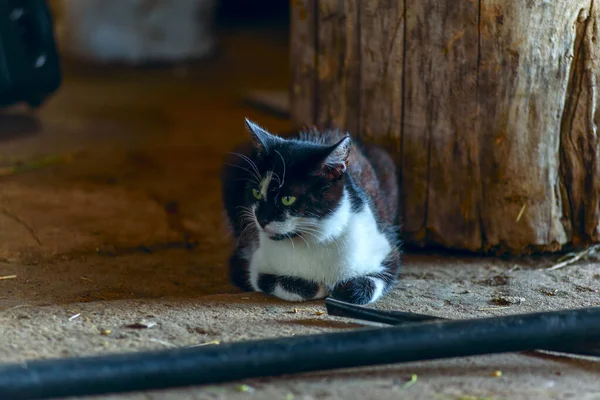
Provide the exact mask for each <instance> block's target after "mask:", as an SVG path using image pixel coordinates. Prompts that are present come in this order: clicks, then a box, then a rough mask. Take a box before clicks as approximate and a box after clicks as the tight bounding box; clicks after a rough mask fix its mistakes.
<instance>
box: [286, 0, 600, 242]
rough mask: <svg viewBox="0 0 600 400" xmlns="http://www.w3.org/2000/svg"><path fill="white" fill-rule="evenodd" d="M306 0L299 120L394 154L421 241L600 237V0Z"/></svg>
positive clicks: (296, 102) (408, 214) (298, 8)
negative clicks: (347, 134)
mask: <svg viewBox="0 0 600 400" xmlns="http://www.w3.org/2000/svg"><path fill="white" fill-rule="evenodd" d="M292 4H293V7H292V56H291V57H292V63H291V64H292V68H293V84H292V88H291V104H292V119H293V121H294V123H295V125H296V127H298V128H300V127H302V126H306V125H314V124H316V125H317V126H336V127H340V128H344V129H346V130H348V131H350V132H351V133H353V134H355V135H358V136H360V137H362V138H364V139H365V140H368V141H371V142H374V143H378V144H381V145H384V146H386V147H387V148H388V149H389V150H390V151H391V152H392V153H393V155H394V156H395V157H396V160H397V162H398V166H399V170H400V176H401V177H402V178H401V188H402V193H403V204H402V208H403V230H404V236H405V239H406V240H407V241H408V242H411V243H413V244H418V245H441V246H444V247H447V248H454V249H463V250H471V251H490V250H492V251H495V252H510V253H527V252H532V251H556V250H559V249H561V248H563V247H564V246H568V245H584V244H589V243H593V242H598V241H600V230H599V229H600V228H599V224H600V157H599V156H600V153H599V151H600V146H599V139H598V132H597V128H598V124H599V123H600V110H599V108H598V107H599V106H598V104H600V103H599V94H598V90H599V88H598V76H599V75H600V66H599V64H598V63H599V60H598V57H599V55H600V49H599V45H600V44H599V42H598V39H599V37H598V31H599V26H598V23H599V18H598V17H599V15H600V13H599V9H600V4H598V1H597V0H596V1H595V0H553V1H548V0H518V1H505V0H468V1H454V0H379V1H378V0H304V1H301V0H296V1H293V2H292Z"/></svg>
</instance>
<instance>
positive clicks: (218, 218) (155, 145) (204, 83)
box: [0, 0, 290, 306]
mask: <svg viewBox="0 0 600 400" xmlns="http://www.w3.org/2000/svg"><path fill="white" fill-rule="evenodd" d="M43 4H44V2H43V1H41V0H30V1H28V2H25V3H23V2H20V1H12V0H11V1H9V2H7V3H4V5H3V7H4V9H2V7H0V16H1V14H4V18H5V20H9V19H10V20H12V21H13V22H15V21H21V20H23V21H30V20H31V19H29V20H27V19H26V18H25V17H27V16H28V15H29V16H30V15H35V13H36V11H35V10H36V9H39V8H40V5H43ZM47 4H48V7H49V10H50V11H51V14H52V18H53V20H54V36H55V37H56V42H57V44H56V45H57V48H58V62H59V65H60V71H61V73H62V75H61V79H60V85H59V86H58V88H57V89H56V90H55V91H51V93H48V96H47V97H45V98H44V99H43V101H40V102H41V105H39V107H37V108H36V107H29V106H28V105H27V104H26V102H16V103H15V104H10V105H8V106H6V107H4V108H2V109H0V188H1V190H0V269H2V271H0V275H8V276H12V275H17V276H18V279H17V280H15V281H11V283H10V284H7V287H8V290H9V292H10V294H9V295H8V296H6V298H5V299H4V300H2V297H0V302H2V301H4V302H8V304H5V303H2V304H3V305H6V306H10V304H12V303H13V302H14V303H15V304H19V303H21V302H23V301H26V302H27V303H30V304H36V303H37V302H42V303H51V304H52V303H54V302H55V301H60V302H63V301H65V302H72V301H74V302H78V301H92V300H107V299H108V300H110V299H122V298H132V297H133V298H139V297H155V296H170V295H174V296H184V297H185V296H200V295H203V294H210V293H223V292H232V291H235V289H233V288H232V287H231V286H230V285H229V282H228V280H227V259H228V257H229V251H230V246H231V243H230V241H229V238H228V236H227V231H226V229H225V227H224V220H223V218H222V214H221V212H220V210H221V197H220V180H219V171H220V166H221V162H222V159H223V156H224V155H225V154H226V153H227V152H229V151H231V150H232V148H233V147H234V146H235V145H236V144H237V143H239V142H241V141H244V140H247V138H248V137H247V132H246V129H245V124H244V118H246V117H248V118H250V119H253V120H255V121H256V122H258V123H260V124H262V125H264V126H266V127H268V128H270V129H272V130H273V131H275V132H282V131H285V130H287V129H289V121H288V119H287V115H286V107H287V105H286V103H287V91H288V87H289V68H288V67H289V50H288V41H289V40H288V38H289V19H290V18H289V2H286V1H276V0H261V1H249V0H128V1H121V0H50V1H48V2H47ZM23 5H25V6H23ZM27 24H29V25H27ZM27 24H24V25H23V26H21V28H23V27H24V28H23V29H21V30H20V31H19V32H20V33H19V35H20V36H19V37H20V38H22V39H23V43H29V44H28V46H30V47H31V48H30V49H28V50H27V51H30V52H31V54H33V53H34V52H35V51H37V52H38V53H40V50H39V49H38V48H37V47H35V46H36V43H37V42H35V40H34V41H31V40H30V39H28V38H30V37H31V31H32V27H34V28H35V26H34V25H31V23H30V22H27ZM0 25H3V26H5V27H9V25H7V24H3V23H0ZM42 25H43V24H38V25H37V26H38V28H39V27H42ZM36 29H37V28H36ZM40 29H41V28H40ZM33 30H35V29H33ZM0 33H1V34H2V35H4V36H3V39H0V41H2V40H4V43H8V44H10V40H12V41H13V42H14V43H17V42H18V43H21V42H20V39H19V38H17V39H15V37H14V36H13V37H12V39H10V38H11V36H10V35H11V32H10V31H8V30H4V31H3V30H2V29H1V28H0ZM28 35H29V36H28ZM7 38H8V39H7ZM9 39H10V40H9ZM25 39H27V40H25ZM38 39H39V38H38ZM46 39H47V37H46ZM28 40H29V41H28ZM17 50H18V49H17ZM27 51H26V52H27ZM38 53H36V54H38ZM23 54H25V53H19V51H16V50H15V51H13V52H10V51H7V52H6V53H5V54H4V56H5V57H6V59H7V60H8V63H9V65H12V66H13V71H12V72H13V76H12V77H11V79H12V80H13V81H14V80H15V79H16V78H15V77H19V76H21V78H22V79H21V83H23V85H24V86H22V87H20V88H19V89H18V90H16V91H12V92H10V93H8V94H7V93H6V92H5V93H3V94H4V95H7V96H9V95H10V96H17V97H18V96H19V95H23V96H24V95H25V94H27V93H29V92H31V91H35V90H42V89H43V88H46V89H47V88H49V87H51V86H52V85H50V86H47V82H46V81H49V82H51V83H52V82H53V79H54V78H55V76H54V75H52V74H46V72H47V71H46V70H44V68H47V67H48V68H49V66H51V65H52V63H51V60H50V59H44V58H43V57H38V56H37V55H36V57H34V59H31V60H30V59H29V58H27V57H25V56H24V55H23ZM40 54H41V53H40ZM27 63H29V64H27ZM35 63H39V65H37V64H36V66H35V68H33V67H31V65H33V64H35ZM30 64H31V65H30ZM21 66H22V68H21ZM30 67H31V68H32V69H27V68H30ZM38 67H39V68H38ZM36 68H37V69H36ZM36 71H37V72H36ZM40 71H41V72H40ZM44 71H46V72H44ZM19 74H20V75H19ZM36 74H37V75H36ZM44 74H46V75H44ZM43 82H46V83H43ZM44 85H46V86H44ZM0 94H2V93H0ZM0 97H1V96H0ZM25 97H26V96H25ZM11 98H12V97H11ZM257 99H265V100H261V101H257ZM264 101H267V102H268V101H271V102H273V105H272V106H266V107H265V106H264ZM33 103H34V104H33V105H36V104H35V103H36V101H33ZM114 257H120V258H118V259H117V260H115V259H114ZM123 257H124V258H123ZM2 260H4V261H6V264H2ZM56 260H60V262H57V261H56ZM159 265H160V266H163V267H158V266H159ZM159 272H160V273H162V274H164V275H163V279H161V280H160V281H157V280H156V279H155V274H156V273H159ZM57 274H59V275H60V276H61V278H60V279H57V276H58V275H57ZM82 276H83V277H86V278H89V280H86V279H82V278H81V277H82Z"/></svg>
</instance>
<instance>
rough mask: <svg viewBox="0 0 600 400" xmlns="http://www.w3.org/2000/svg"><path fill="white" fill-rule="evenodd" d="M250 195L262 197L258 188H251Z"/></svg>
mask: <svg viewBox="0 0 600 400" xmlns="http://www.w3.org/2000/svg"><path fill="white" fill-rule="evenodd" d="M252 196H254V198H255V199H256V200H260V199H262V194H261V193H260V192H259V191H258V189H252Z"/></svg>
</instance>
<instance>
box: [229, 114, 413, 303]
mask: <svg viewBox="0 0 600 400" xmlns="http://www.w3.org/2000/svg"><path fill="white" fill-rule="evenodd" d="M246 124H247V127H248V129H249V131H250V133H251V135H252V138H253V141H252V143H250V144H246V145H244V146H241V147H240V149H238V152H235V153H232V155H231V157H230V158H229V159H228V160H227V162H226V163H225V165H224V167H223V172H222V184H223V202H224V206H225V210H226V214H227V217H228V221H229V223H230V226H231V229H232V232H233V236H234V237H235V238H236V242H237V243H236V248H235V250H234V252H233V255H232V257H231V259H230V274H231V279H232V281H233V282H234V283H235V284H236V285H237V286H239V287H240V288H242V289H244V290H246V291H257V292H264V293H267V294H270V295H273V296H276V297H278V298H281V299H284V300H288V301H305V300H314V299H319V298H324V297H326V296H332V297H333V298H336V299H339V300H343V301H347V302H351V303H355V304H367V303H372V302H375V301H377V300H379V299H380V298H381V297H382V296H384V295H385V294H386V293H387V292H388V291H389V290H390V289H391V288H392V287H393V286H394V284H395V282H396V280H397V278H398V275H399V271H400V254H401V252H400V241H399V238H398V229H397V222H398V221H397V219H398V216H397V214H398V209H397V204H398V188H397V180H396V173H395V166H394V163H393V161H392V159H391V157H390V156H389V155H388V154H387V153H386V152H385V151H383V150H382V149H380V148H378V147H374V146H366V145H364V144H363V145H359V144H358V142H357V141H356V140H353V139H351V138H350V137H349V136H348V135H345V134H343V133H341V132H339V131H325V132H318V131H312V132H301V133H300V134H299V135H297V136H296V137H293V138H283V137H280V136H276V135H273V134H271V133H269V132H267V131H266V130H265V129H263V128H261V127H259V126H258V125H256V124H254V123H253V122H251V121H249V120H246ZM286 196H293V197H295V198H296V200H295V202H294V204H292V205H289V206H286V205H285V204H284V203H282V202H283V200H282V199H283V198H284V197H285V198H286V199H287V200H288V202H289V199H290V198H289V197H286Z"/></svg>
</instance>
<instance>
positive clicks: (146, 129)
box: [0, 31, 600, 400]
mask: <svg viewBox="0 0 600 400" xmlns="http://www.w3.org/2000/svg"><path fill="white" fill-rule="evenodd" d="M256 43H261V45H260V47H257V45H256ZM223 45H224V47H223V51H222V52H221V53H220V54H219V55H218V57H216V58H215V59H213V60H209V61H206V62H202V63H200V64H199V65H194V66H187V67H186V66H179V67H176V68H155V69H147V70H131V69H119V68H116V67H115V68H112V67H111V68H98V67H91V66H81V65H79V66H77V65H75V64H73V63H69V64H67V68H66V73H67V76H66V80H65V83H64V86H63V87H62V89H61V90H60V92H59V93H58V94H57V95H56V96H55V97H54V98H53V99H52V100H51V101H50V102H49V103H48V104H47V105H45V106H44V107H43V108H42V109H41V110H39V112H37V113H36V114H34V115H33V116H28V115H27V114H23V113H22V112H21V111H19V110H15V111H14V112H10V113H7V114H2V115H0V166H6V165H10V164H11V163H14V162H15V161H18V160H30V159H35V158H38V157H43V156H62V155H66V156H68V159H67V160H66V161H67V162H65V163H61V164H54V165H49V166H46V167H44V168H41V169H39V170H36V171H32V172H28V173H21V174H16V175H13V176H7V177H2V178H0V180H1V190H0V207H1V208H0V276H7V275H16V276H17V277H16V279H8V280H0V338H2V340H0V361H1V362H15V361H23V360H30V359H36V358H46V357H67V356H76V355H90V354H106V353H113V352H130V351H138V350H147V349H162V348H169V347H178V346H192V345H197V344H202V343H208V342H211V341H215V340H217V341H220V342H221V343H226V342H232V341H240V340H246V339H255V338H265V337H276V336H288V335H292V334H302V333H317V332H326V331H339V330H341V329H352V328H356V327H358V325H355V324H353V323H351V322H349V321H342V320H339V319H335V318H330V317H327V315H318V314H320V313H318V312H319V311H323V310H324V307H323V305H322V303H320V302H315V303H309V304H303V305H301V306H299V305H293V304H290V303H284V302H281V301H277V300H274V299H268V298H265V297H264V296H262V295H258V294H255V295H249V294H240V293H238V292H237V290H236V289H235V288H233V287H231V286H230V285H229V283H228V282H227V278H226V267H225V262H226V259H227V256H228V253H229V249H230V245H229V243H228V240H227V236H226V234H225V231H224V229H223V227H222V218H221V208H220V207H221V206H220V197H219V196H220V191H219V185H220V183H219V180H218V170H219V162H220V160H221V157H222V156H223V154H224V153H225V152H227V151H229V150H230V149H231V147H232V146H233V145H234V144H235V143H238V142H239V141H241V140H244V139H245V138H246V136H245V131H244V125H243V118H244V117H250V118H252V119H255V120H257V121H259V122H260V123H261V124H264V125H266V126H267V127H269V128H271V129H273V130H275V131H282V130H286V129H289V123H288V121H286V120H281V119H276V118H275V117H271V116H269V115H267V114H262V113H260V112H258V111H256V110H254V109H252V108H249V107H247V106H246V105H244V104H243V102H242V98H243V96H244V94H245V93H246V91H247V90H249V89H265V90H270V89H284V88H285V87H286V86H287V82H288V76H287V54H288V53H287V47H286V40H285V35H282V34H281V33H278V32H268V31H265V32H258V33H257V32H254V33H249V32H245V33H238V34H230V35H227V36H226V37H225V39H224V42H223ZM174 206H176V207H174ZM174 209H176V210H175V211H173V210H174ZM165 210H171V211H170V212H166V211H165ZM190 238H191V239H190ZM190 241H191V242H196V246H195V247H192V248H188V247H189V246H188V245H187V243H188V242H190ZM551 261H552V260H551V259H549V258H527V259H520V260H499V259H493V258H487V259H484V258H475V257H458V256H452V255H440V254H409V255H408V256H407V257H406V267H405V269H404V272H403V276H402V277H403V280H402V282H401V283H400V284H399V286H398V288H397V289H396V291H395V292H394V293H392V294H391V295H390V296H389V297H387V298H386V299H385V300H384V301H382V302H381V303H379V304H378V305H377V307H381V308H387V309H401V310H407V311H414V312H424V313H431V314H435V315H439V316H445V317H453V318H470V317H474V316H491V315H502V314H511V313H520V312H528V311H534V310H551V309H560V308H576V307H583V306H591V305H596V306H598V305H600V296H599V294H598V291H599V290H600V268H598V263H597V261H595V260H591V261H590V260H588V261H584V262H582V263H580V264H578V265H574V266H570V267H568V268H565V269H562V270H559V271H555V272H548V271H543V270H542V268H544V267H546V266H547V265H549V263H551ZM498 296H512V297H519V298H521V299H522V300H521V302H517V303H515V304H511V305H509V306H508V307H498V306H497V305H494V304H493V299H494V298H496V297H498ZM294 306H296V307H297V308H298V310H297V312H296V313H293V312H292V310H293V308H294ZM77 314H79V317H77V318H71V317H73V316H74V315H77ZM141 320H147V321H153V322H156V323H157V325H156V326H154V327H152V328H150V329H145V330H138V329H131V328H128V327H127V325H130V324H133V323H136V322H139V321H141ZM103 330H110V331H111V333H110V334H109V335H102V334H101V332H102V331H103ZM494 371H502V376H501V377H495V376H493V373H494ZM413 374H417V376H418V380H417V382H415V383H414V384H412V385H411V386H410V387H405V386H404V383H405V382H407V381H408V380H409V379H410V377H411V376H412V375H413ZM599 374H600V362H598V360H594V359H582V358H568V357H563V356H556V355H549V354H548V355H537V356H532V355H521V354H508V355H497V356H491V357H487V356H486V357H472V358H466V359H459V360H445V361H435V362H427V363H411V364H406V365H396V366H388V367H384V368H369V369H361V370H350V371H340V372H327V373H316V374H308V375H303V376H297V377H287V378H280V379H261V380H250V381H248V382H243V383H244V384H246V385H248V388H249V390H247V391H243V392H242V391H240V384H242V383H232V384H226V385H219V386H214V387H198V388H188V389H182V390H172V391H164V392H152V393H141V394H127V395H118V396H103V397H102V398H110V399H114V400H116V399H122V400H125V399H129V400H131V399H147V398H151V399H205V398H207V399H208V398H223V399H225V398H227V399H237V398H240V399H247V398H256V399H271V398H272V399H333V398H336V399H337V398H340V399H354V398H372V399H375V398H377V399H380V398H381V399H387V398H389V399H392V398H394V399H397V398H415V399H416V398H423V399H477V398H495V399H534V398H540V399H554V398H556V399H559V398H560V399H567V398H570V399H587V398H600V382H599V380H598V377H599V376H600V375H599Z"/></svg>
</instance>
